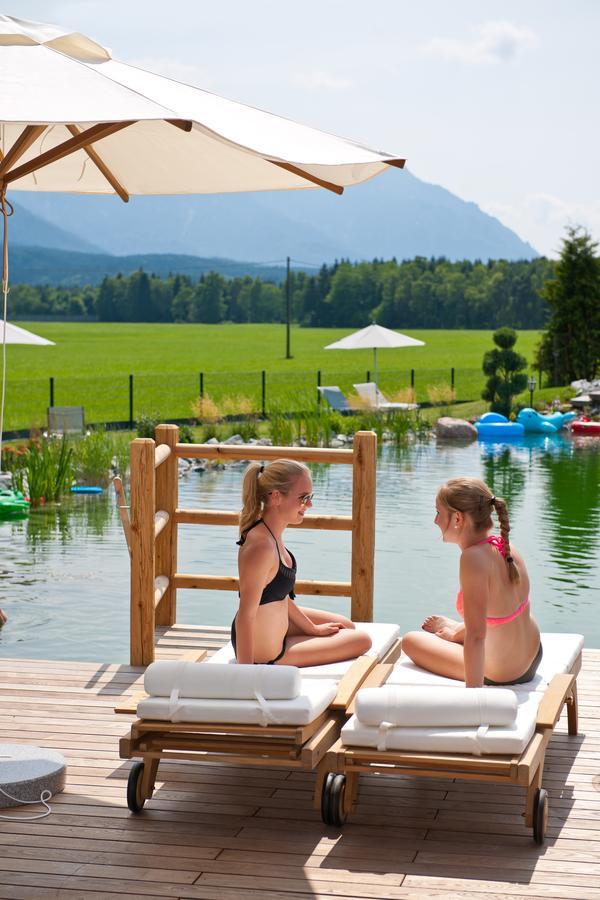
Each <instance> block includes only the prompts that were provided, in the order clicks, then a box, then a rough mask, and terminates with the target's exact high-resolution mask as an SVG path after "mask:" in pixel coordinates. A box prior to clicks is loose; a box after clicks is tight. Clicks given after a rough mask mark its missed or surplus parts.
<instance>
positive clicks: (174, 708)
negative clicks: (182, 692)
mask: <svg viewBox="0 0 600 900" xmlns="http://www.w3.org/2000/svg"><path fill="white" fill-rule="evenodd" d="M185 666H186V662H185V660H183V659H182V660H179V661H178V662H177V670H176V672H175V678H174V687H173V690H172V691H171V693H170V694H169V719H170V720H171V722H176V721H177V713H178V711H179V686H180V684H181V676H182V675H183V673H184V671H185Z"/></svg>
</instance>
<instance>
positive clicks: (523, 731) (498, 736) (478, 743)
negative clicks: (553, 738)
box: [341, 688, 542, 756]
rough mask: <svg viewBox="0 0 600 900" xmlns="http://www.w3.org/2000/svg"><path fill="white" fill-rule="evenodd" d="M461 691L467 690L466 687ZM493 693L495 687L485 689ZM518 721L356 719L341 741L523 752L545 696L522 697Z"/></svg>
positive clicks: (413, 749)
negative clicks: (459, 723)
mask: <svg viewBox="0 0 600 900" xmlns="http://www.w3.org/2000/svg"><path fill="white" fill-rule="evenodd" d="M462 690H466V689H465V688H463V689H462ZM485 690H489V691H490V693H494V692H495V691H496V690H498V689H496V688H485ZM518 699H519V706H518V710H517V717H516V720H515V721H514V722H513V724H512V725H498V726H492V727H490V728H487V727H486V726H482V727H480V728H475V727H473V728H468V727H464V728H445V727H439V728H437V727H427V728H425V727H423V728H394V727H387V726H383V727H380V728H375V727H374V726H371V725H363V724H362V723H361V722H360V721H359V720H358V718H357V717H356V716H352V718H351V719H350V720H349V722H347V724H346V725H344V727H343V728H342V734H341V736H342V740H343V742H344V744H345V745H346V746H349V747H374V748H376V749H378V750H406V751H410V752H422V753H468V754H471V755H474V756H479V755H481V754H488V753H494V754H496V753H498V754H506V753H510V754H513V753H514V754H517V753H522V751H523V750H524V749H525V747H526V746H527V744H528V743H529V741H530V740H531V738H532V736H533V733H534V731H535V723H536V717H537V708H538V706H539V704H540V702H541V699H542V694H541V693H540V692H539V691H534V692H533V693H532V694H531V695H530V696H528V697H519V698H518Z"/></svg>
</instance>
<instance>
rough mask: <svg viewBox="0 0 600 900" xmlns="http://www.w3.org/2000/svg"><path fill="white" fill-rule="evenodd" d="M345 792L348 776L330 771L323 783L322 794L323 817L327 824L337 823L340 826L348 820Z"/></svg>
mask: <svg viewBox="0 0 600 900" xmlns="http://www.w3.org/2000/svg"><path fill="white" fill-rule="evenodd" d="M345 794H346V776H345V775H341V774H337V775H336V774H335V773H334V772H329V774H328V775H327V778H326V779H325V781H324V783H323V793H322V794H321V818H322V819H323V821H324V822H325V824H326V825H335V826H336V827H337V828H339V827H340V826H341V825H343V824H344V822H345V821H346V813H345V812H344V796H345Z"/></svg>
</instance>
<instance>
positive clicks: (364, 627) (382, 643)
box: [206, 622, 400, 681]
mask: <svg viewBox="0 0 600 900" xmlns="http://www.w3.org/2000/svg"><path fill="white" fill-rule="evenodd" d="M356 627H357V628H358V629H360V631H366V632H367V634H368V635H369V637H370V638H371V649H370V650H369V651H368V653H367V654H366V655H367V656H372V657H375V658H377V659H382V658H383V657H384V655H385V654H386V653H387V651H388V650H389V649H390V647H391V646H392V644H393V643H394V641H396V640H397V639H398V638H399V637H400V628H399V626H398V625H388V624H387V623H383V622H358V623H357V625H356ZM353 662H354V660H353V659H346V660H344V661H343V662H338V663H329V664H328V665H325V666H306V667H305V668H302V669H301V673H302V678H333V679H334V680H335V681H339V680H340V679H341V678H342V677H343V676H344V675H345V674H346V672H347V671H348V669H349V668H350V666H351V665H352V663H353ZM206 663H208V664H210V663H235V653H234V652H233V646H232V644H231V642H229V643H228V644H225V646H224V647H221V649H220V650H217V652H216V653H215V654H214V656H211V658H210V659H208V660H207V661H206ZM277 668H279V667H277Z"/></svg>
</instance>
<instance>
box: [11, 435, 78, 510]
mask: <svg viewBox="0 0 600 900" xmlns="http://www.w3.org/2000/svg"><path fill="white" fill-rule="evenodd" d="M24 468H25V471H24V480H25V481H26V485H25V484H24V485H23V487H24V489H25V493H26V494H27V495H28V497H29V500H30V502H31V505H32V506H40V505H41V504H42V503H48V502H53V501H57V500H60V498H61V497H62V496H63V495H64V494H66V493H67V492H68V491H69V488H70V487H71V484H72V482H73V478H74V474H75V473H74V462H73V448H72V447H71V446H70V445H69V443H68V441H67V437H66V435H63V437H62V438H61V440H60V441H55V440H46V439H43V440H41V441H30V443H29V445H28V447H27V453H26V454H25V467H24Z"/></svg>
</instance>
